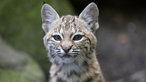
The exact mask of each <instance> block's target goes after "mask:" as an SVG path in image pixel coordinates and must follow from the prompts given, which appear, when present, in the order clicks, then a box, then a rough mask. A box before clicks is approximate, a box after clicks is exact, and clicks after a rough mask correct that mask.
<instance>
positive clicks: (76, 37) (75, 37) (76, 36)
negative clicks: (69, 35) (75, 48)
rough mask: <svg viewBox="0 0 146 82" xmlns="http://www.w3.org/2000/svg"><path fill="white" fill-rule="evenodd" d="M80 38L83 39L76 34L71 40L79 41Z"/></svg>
mask: <svg viewBox="0 0 146 82" xmlns="http://www.w3.org/2000/svg"><path fill="white" fill-rule="evenodd" d="M82 37H83V36H82V35H80V34H78V35H75V36H74V37H73V40H81V39H82Z"/></svg>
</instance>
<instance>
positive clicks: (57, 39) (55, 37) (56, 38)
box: [53, 35, 62, 41]
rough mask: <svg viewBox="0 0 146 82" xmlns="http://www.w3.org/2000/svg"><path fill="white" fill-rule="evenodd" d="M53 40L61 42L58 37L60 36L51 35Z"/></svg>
mask: <svg viewBox="0 0 146 82" xmlns="http://www.w3.org/2000/svg"><path fill="white" fill-rule="evenodd" d="M53 38H54V40H56V41H61V40H62V39H61V37H60V35H53Z"/></svg>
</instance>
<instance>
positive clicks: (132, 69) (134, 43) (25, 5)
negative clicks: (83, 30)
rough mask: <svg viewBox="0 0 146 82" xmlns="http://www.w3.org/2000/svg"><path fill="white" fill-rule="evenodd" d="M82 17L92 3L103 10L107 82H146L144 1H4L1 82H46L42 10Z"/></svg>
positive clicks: (0, 7)
mask: <svg viewBox="0 0 146 82" xmlns="http://www.w3.org/2000/svg"><path fill="white" fill-rule="evenodd" d="M44 1H46V2H47V3H48V4H50V5H51V6H52V7H53V8H54V9H55V10H56V11H57V12H58V13H59V15H60V16H62V15H66V14H72V15H79V13H80V12H81V11H82V10H83V9H84V8H85V6H87V4H89V3H90V2H92V1H94V2H95V3H96V4H97V6H98V8H99V10H100V15H99V25H100V29H99V30H98V32H97V34H96V36H97V38H98V45H97V58H98V59H99V62H100V64H101V67H102V70H103V73H104V76H105V78H106V79H107V82H113V81H114V82H146V79H145V77H146V70H145V69H146V63H145V62H146V23H145V21H146V11H145V10H146V5H145V3H144V2H143V0H132V1H131V0H17V1H16V0H1V1H0V82H45V81H47V79H48V76H49V73H48V70H49V66H50V63H49V60H48V58H47V54H46V51H45V48H44V45H43V40H42V38H43V36H44V32H43V30H42V27H41V22H42V21H41V15H40V10H41V6H42V4H43V2H44Z"/></svg>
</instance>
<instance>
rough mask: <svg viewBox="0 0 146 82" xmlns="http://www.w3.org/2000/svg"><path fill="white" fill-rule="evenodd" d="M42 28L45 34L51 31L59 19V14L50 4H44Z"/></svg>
mask: <svg viewBox="0 0 146 82" xmlns="http://www.w3.org/2000/svg"><path fill="white" fill-rule="evenodd" d="M41 17H42V28H43V30H44V32H45V33H47V32H48V31H49V29H50V26H51V24H52V23H53V22H54V21H55V20H56V19H58V18H59V15H58V14H57V12H56V11H55V10H54V9H53V8H52V7H51V6H50V5H48V4H44V5H43V6H42V9H41Z"/></svg>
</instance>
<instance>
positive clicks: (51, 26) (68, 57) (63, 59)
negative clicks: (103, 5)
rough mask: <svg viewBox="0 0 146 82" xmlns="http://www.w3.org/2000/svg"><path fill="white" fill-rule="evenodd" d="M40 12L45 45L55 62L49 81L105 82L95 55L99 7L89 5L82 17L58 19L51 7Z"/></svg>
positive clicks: (46, 6)
mask: <svg viewBox="0 0 146 82" xmlns="http://www.w3.org/2000/svg"><path fill="white" fill-rule="evenodd" d="M41 13H42V21H43V24H42V27H43V30H44V31H45V33H46V35H45V36H44V45H45V47H46V50H47V51H48V58H49V59H50V61H51V63H52V66H51V68H50V81H49V82H104V78H103V75H102V72H101V69H100V65H99V63H98V61H97V59H96V54H95V52H96V51H95V48H96V43H97V40H96V37H95V35H94V33H95V31H96V30H97V28H98V21H97V20H98V8H97V6H96V4H95V3H91V4H89V5H88V6H87V7H86V8H85V9H84V11H83V12H82V13H81V14H80V16H79V17H76V16H71V15H67V16H62V17H59V15H58V14H57V13H56V11H55V10H54V9H53V8H52V7H51V6H49V5H48V4H44V5H43V7H42V12H41Z"/></svg>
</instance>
